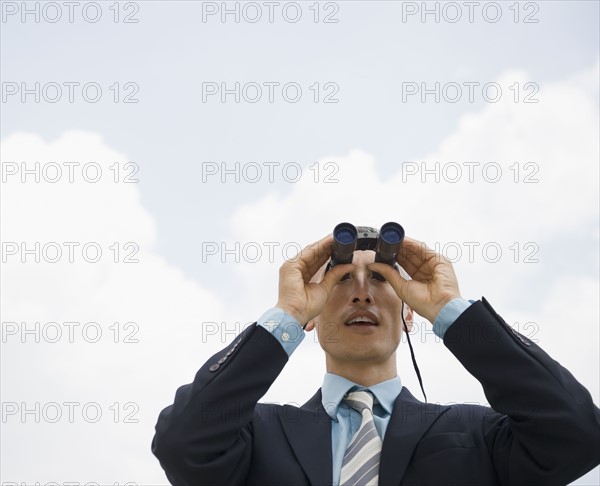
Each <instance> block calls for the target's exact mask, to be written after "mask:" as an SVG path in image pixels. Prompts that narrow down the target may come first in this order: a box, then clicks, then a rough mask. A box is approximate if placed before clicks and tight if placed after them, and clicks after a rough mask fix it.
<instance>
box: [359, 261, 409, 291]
mask: <svg viewBox="0 0 600 486" xmlns="http://www.w3.org/2000/svg"><path fill="white" fill-rule="evenodd" d="M367 268H368V269H369V270H371V271H373V272H377V273H379V274H381V275H382V276H383V278H385V279H386V280H387V282H388V283H389V284H390V285H391V286H392V288H393V289H394V291H395V292H396V295H398V297H400V299H401V300H405V299H404V297H405V294H406V285H407V283H408V280H406V279H405V278H404V277H403V276H402V275H400V273H399V272H398V270H396V269H395V268H394V267H392V266H390V265H388V264H387V263H369V264H368V265H367Z"/></svg>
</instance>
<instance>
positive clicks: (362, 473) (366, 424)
mask: <svg viewBox="0 0 600 486" xmlns="http://www.w3.org/2000/svg"><path fill="white" fill-rule="evenodd" d="M345 402H346V403H347V404H348V405H349V406H350V407H352V408H353V409H354V410H356V411H357V412H358V413H360V414H361V415H362V421H361V423H360V427H359V429H358V431H357V432H356V434H354V437H352V440H351V441H350V444H348V447H347V448H346V453H345V454H344V460H343V461H342V472H341V475H340V486H377V483H378V481H379V456H380V455H381V445H382V442H381V438H380V437H379V434H378V433H377V429H376V428H375V421H374V420H373V395H371V393H369V392H367V391H355V392H352V393H350V394H348V396H347V397H346V398H345Z"/></svg>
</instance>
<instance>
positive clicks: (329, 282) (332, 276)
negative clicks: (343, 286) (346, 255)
mask: <svg viewBox="0 0 600 486" xmlns="http://www.w3.org/2000/svg"><path fill="white" fill-rule="evenodd" d="M355 268H356V267H355V265H353V264H352V263H345V264H339V265H336V266H335V267H333V268H332V269H331V270H329V271H328V272H327V273H326V274H325V277H323V280H322V281H321V282H320V283H319V284H318V285H320V286H321V287H322V288H323V289H324V290H325V292H326V294H327V298H328V299H329V296H330V295H331V292H332V291H333V288H334V287H335V286H336V285H337V284H338V283H339V282H340V279H341V278H342V277H343V276H344V275H345V274H346V273H351V272H352V271H353V270H354V269H355Z"/></svg>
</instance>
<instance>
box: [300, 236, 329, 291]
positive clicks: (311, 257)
mask: <svg viewBox="0 0 600 486" xmlns="http://www.w3.org/2000/svg"><path fill="white" fill-rule="evenodd" d="M332 247H333V235H331V234H329V235H327V236H325V237H323V238H321V239H320V240H319V241H317V242H315V243H311V244H310V245H308V246H307V247H305V248H304V249H303V250H302V251H301V252H300V255H298V256H297V257H296V258H298V260H297V261H298V262H299V263H301V267H302V277H303V278H304V281H305V282H309V281H310V279H311V278H312V277H313V276H314V275H315V274H316V273H317V272H318V271H319V269H320V268H321V267H322V266H323V264H324V263H325V262H326V261H327V260H329V258H330V257H331V250H332Z"/></svg>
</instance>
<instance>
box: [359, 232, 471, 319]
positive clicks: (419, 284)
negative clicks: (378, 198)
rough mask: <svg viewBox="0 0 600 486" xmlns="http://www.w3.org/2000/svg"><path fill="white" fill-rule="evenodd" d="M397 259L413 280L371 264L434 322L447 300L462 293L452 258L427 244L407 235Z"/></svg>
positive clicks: (415, 309) (421, 312) (416, 310)
mask: <svg viewBox="0 0 600 486" xmlns="http://www.w3.org/2000/svg"><path fill="white" fill-rule="evenodd" d="M396 261H397V262H398V263H399V264H400V265H401V266H402V268H404V269H405V270H406V272H407V273H408V274H409V275H410V276H411V278H412V280H406V279H405V278H403V277H402V276H401V275H400V274H399V273H398V271H397V270H396V269H394V268H392V267H391V266H390V265H387V264H386V263H371V264H369V265H368V267H369V269H370V270H373V271H376V272H379V273H380V274H381V275H383V277H385V279H386V280H387V281H388V282H389V283H390V285H391V286H392V288H393V289H394V290H395V291H396V294H397V295H398V297H400V299H401V300H402V301H404V302H406V303H407V304H408V305H409V306H410V307H411V309H413V310H414V311H415V312H417V313H418V314H419V315H421V316H423V317H425V318H426V319H427V320H428V321H430V322H431V323H433V322H434V321H435V318H436V317H437V315H438V314H439V313H440V311H441V310H442V308H443V307H444V306H445V305H446V304H447V303H448V302H450V301H451V300H452V299H455V298H457V297H460V296H461V295H460V290H459V288H458V281H457V280H456V275H455V274H454V268H453V267H452V263H451V262H450V260H448V259H447V258H446V257H444V256H442V255H440V254H439V253H436V252H435V251H434V250H432V249H431V248H428V247H427V245H425V243H422V242H420V241H416V240H413V239H411V238H405V239H404V241H403V242H402V246H401V248H400V252H399V253H398V257H397V258H396Z"/></svg>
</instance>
